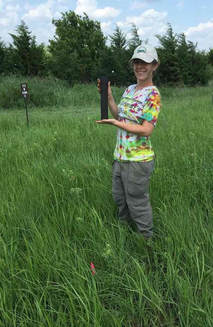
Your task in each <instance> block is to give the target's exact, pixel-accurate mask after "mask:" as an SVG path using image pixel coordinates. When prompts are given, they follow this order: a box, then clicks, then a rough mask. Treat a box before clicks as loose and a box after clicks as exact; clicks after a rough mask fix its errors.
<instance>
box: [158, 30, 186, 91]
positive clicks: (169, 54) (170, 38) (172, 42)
mask: <svg viewBox="0 0 213 327" xmlns="http://www.w3.org/2000/svg"><path fill="white" fill-rule="evenodd" d="M156 37H157V38H158V40H159V41H160V45H161V47H160V48H159V49H158V54H159V57H160V62H161V64H160V67H159V68H158V74H157V76H158V80H160V82H161V83H163V84H172V85H174V84H175V85H178V84H182V83H183V81H182V78H181V73H180V68H179V65H178V56H177V48H178V38H177V35H176V34H174V32H173V30H172V27H171V25H170V24H169V27H168V30H167V33H166V34H165V35H163V36H160V35H156Z"/></svg>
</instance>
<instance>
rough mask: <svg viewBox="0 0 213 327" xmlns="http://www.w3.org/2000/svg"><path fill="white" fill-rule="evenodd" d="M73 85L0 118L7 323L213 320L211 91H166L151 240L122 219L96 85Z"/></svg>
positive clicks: (156, 137) (0, 249) (3, 321)
mask: <svg viewBox="0 0 213 327" xmlns="http://www.w3.org/2000/svg"><path fill="white" fill-rule="evenodd" d="M113 91H114V92H116V97H118V96H119V94H120V93H122V90H121V89H116V88H114V89H113ZM69 92H70V93H69ZM69 92H68V93H67V96H69V100H70V102H69V103H67V104H66V106H65V107H63V108H62V107H61V108H58V109H57V110H48V108H44V109H43V110H41V109H39V110H31V109H30V127H29V128H27V126H26V121H25V117H24V110H23V111H21V110H19V111H16V110H13V111H11V112H9V111H7V112H2V113H1V116H0V147H1V150H0V162H1V165H0V180H1V183H0V194H1V199H0V217H1V220H0V224H1V236H0V262H1V265H0V276H1V278H0V326H2V327H7V326H8V327H17V326H21V327H31V326H32V327H33V326H36V327H38V326H39V327H43V326H45V327H46V326H48V327H53V326H57V327H62V326H63V327H68V326H74V327H76V326H80V327H81V326H82V327H84V326H85V327H88V326H91V327H92V326H95V327H99V326H101V327H102V326H103V327H105V326H107V327H111V326H112V327H114V326H115V327H121V326H122V327H133V326H134V327H136V326H143V327H150V326H152V327H161V326H162V327H166V326H168V327H170V326H178V327H179V326H181V327H186V326H187V327H189V326H190V327H195V326H196V327H203V326H205V327H210V326H212V325H213V317H212V311H213V310H212V309H213V307H212V289H211V287H212V225H213V223H212V213H213V212H212V207H213V206H212V177H213V171H212V159H213V158H212V149H211V148H212V138H213V135H212V128H211V126H212V123H213V115H212V112H213V111H212V110H213V105H212V103H211V89H210V88H197V89H183V90H178V89H177V90H175V91H174V90H168V89H164V90H162V94H163V108H162V112H161V114H160V117H159V122H158V126H157V128H156V130H155V131H154V134H153V137H152V142H153V146H154V148H155V152H156V156H157V157H156V168H155V171H154V174H153V177H152V181H151V190H150V191H151V199H152V206H153V212H154V224H155V237H154V239H153V242H152V243H148V244H147V243H145V242H144V241H143V240H142V239H140V238H139V237H138V236H137V234H135V233H134V231H132V230H131V229H130V228H128V227H125V226H121V225H120V224H119V222H118V221H117V218H116V213H117V210H116V207H115V205H114V203H113V200H112V197H111V165H112V153H113V149H114V145H115V133H116V130H115V129H114V128H113V127H111V126H100V125H96V124H95V120H96V119H98V118H99V117H100V113H99V111H100V110H99V108H98V106H99V96H98V95H97V94H96V87H95V85H88V86H81V87H80V86H79V87H75V88H73V89H71V90H70V91H69ZM172 92H174V93H172ZM68 94H69V95H68ZM90 262H94V264H95V268H96V274H95V275H92V273H91V271H90Z"/></svg>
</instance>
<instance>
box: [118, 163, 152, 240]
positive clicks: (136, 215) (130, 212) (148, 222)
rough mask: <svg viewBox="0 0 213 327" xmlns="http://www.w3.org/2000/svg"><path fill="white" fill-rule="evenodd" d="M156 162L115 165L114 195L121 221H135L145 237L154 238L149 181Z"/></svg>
mask: <svg viewBox="0 0 213 327" xmlns="http://www.w3.org/2000/svg"><path fill="white" fill-rule="evenodd" d="M153 170H154V160H152V161H148V162H131V161H129V162H118V161H114V163H113V172H112V195H113V199H114V201H115V203H116V204H117V206H118V210H119V213H118V216H119V219H120V220H121V221H129V220H131V219H132V220H133V222H134V223H135V224H136V226H137V229H138V231H139V232H140V233H142V234H143V235H144V237H146V238H148V237H151V236H152V228H153V219H152V207H151V204H150V201H149V181H150V176H151V174H152V172H153Z"/></svg>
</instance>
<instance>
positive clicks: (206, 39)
mask: <svg viewBox="0 0 213 327" xmlns="http://www.w3.org/2000/svg"><path fill="white" fill-rule="evenodd" d="M184 34H185V35H186V38H187V39H188V40H190V41H192V42H194V43H197V44H198V48H199V49H200V50H203V49H209V48H213V42H212V40H213V21H208V22H206V23H200V24H198V25H197V26H192V27H189V28H188V29H187V30H186V31H185V32H184Z"/></svg>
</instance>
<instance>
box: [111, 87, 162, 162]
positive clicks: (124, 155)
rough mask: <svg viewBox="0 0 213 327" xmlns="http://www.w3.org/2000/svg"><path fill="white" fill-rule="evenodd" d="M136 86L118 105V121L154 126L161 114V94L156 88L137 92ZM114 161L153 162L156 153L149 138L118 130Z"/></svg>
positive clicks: (128, 89) (126, 92) (125, 93)
mask: <svg viewBox="0 0 213 327" xmlns="http://www.w3.org/2000/svg"><path fill="white" fill-rule="evenodd" d="M135 89H136V84H134V85H130V86H129V87H128V88H127V89H126V90H125V92H124V94H123V96H122V98H121V101H120V103H119V105H118V120H119V121H123V122H125V123H127V124H142V123H143V121H144V120H147V121H148V122H150V123H151V124H153V125H154V126H155V125H156V122H157V118H158V115H159V112H160V93H159V91H158V89H157V88H156V87H155V86H148V87H145V88H143V89H142V90H138V91H135ZM114 159H115V160H119V161H151V160H153V159H154V151H153V148H152V145H151V140H150V137H149V136H140V135H137V134H133V133H130V132H127V131H125V130H123V129H121V128H118V132H117V143H116V147H115V151H114Z"/></svg>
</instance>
